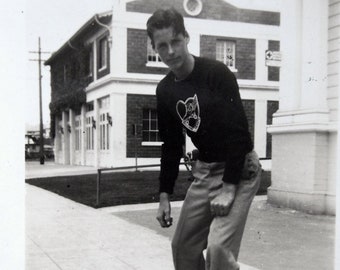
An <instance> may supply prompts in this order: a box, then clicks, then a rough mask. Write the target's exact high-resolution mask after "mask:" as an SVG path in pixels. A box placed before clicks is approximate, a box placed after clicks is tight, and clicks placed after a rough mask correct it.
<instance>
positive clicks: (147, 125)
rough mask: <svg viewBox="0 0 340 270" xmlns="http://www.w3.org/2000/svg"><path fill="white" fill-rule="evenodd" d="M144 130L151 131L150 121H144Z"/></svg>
mask: <svg viewBox="0 0 340 270" xmlns="http://www.w3.org/2000/svg"><path fill="white" fill-rule="evenodd" d="M142 129H143V130H149V120H143V128H142Z"/></svg>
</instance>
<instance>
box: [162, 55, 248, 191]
mask: <svg viewBox="0 0 340 270" xmlns="http://www.w3.org/2000/svg"><path fill="white" fill-rule="evenodd" d="M194 58H195V65H194V69H193V71H192V72H191V74H190V75H189V76H188V77H187V78H186V79H184V80H181V81H176V80H175V75H174V74H173V73H172V72H170V73H169V74H168V75H167V76H166V77H165V78H164V79H163V80H161V81H160V83H159V84H158V87H157V91H156V94H157V111H158V128H159V132H160V136H161V139H162V141H163V142H164V144H163V145H162V156H161V172H160V177H159V179H160V189H159V191H160V192H167V193H169V194H172V193H173V188H174V184H175V180H176V178H177V176H178V170H179V168H178V167H179V163H180V159H181V157H182V156H183V145H184V141H185V139H184V135H183V127H184V128H185V129H186V133H187V135H188V136H189V137H190V138H191V140H192V142H193V144H194V145H195V147H196V148H197V149H198V150H199V153H200V154H199V157H198V159H199V160H202V161H205V162H225V171H224V175H223V179H222V180H223V181H224V182H227V183H232V184H238V182H239V181H240V178H241V172H242V168H243V164H244V159H245V155H246V154H247V153H248V152H250V151H251V150H252V149H253V143H252V141H251V137H250V133H249V131H248V122H247V118H246V115H245V112H244V109H243V106H242V102H241V98H240V93H239V88H238V84H237V81H236V78H235V76H234V74H233V73H232V72H231V71H230V70H229V69H228V67H227V66H225V65H224V64H223V63H221V62H218V61H215V60H210V59H205V58H200V57H194Z"/></svg>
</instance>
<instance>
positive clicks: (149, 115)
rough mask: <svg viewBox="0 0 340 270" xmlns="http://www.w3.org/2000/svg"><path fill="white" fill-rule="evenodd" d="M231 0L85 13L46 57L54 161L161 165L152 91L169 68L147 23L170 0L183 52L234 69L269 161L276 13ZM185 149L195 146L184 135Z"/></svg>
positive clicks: (146, 2)
mask: <svg viewBox="0 0 340 270" xmlns="http://www.w3.org/2000/svg"><path fill="white" fill-rule="evenodd" d="M234 2H235V3H236V4H237V2H238V1H226V0H216V1H208V0H195V1H188V0H173V1H169V0H158V1H153V0H141V1H131V0H120V1H114V2H113V3H114V6H113V11H110V12H106V13H102V14H96V15H94V16H93V17H92V18H90V19H89V21H87V22H86V23H85V24H84V25H83V26H82V27H81V28H80V29H79V30H78V31H77V32H76V33H75V34H74V35H73V36H72V37H71V38H70V39H69V40H68V41H67V42H66V43H65V44H64V45H63V46H62V47H61V48H60V49H59V50H58V51H57V52H55V53H54V54H53V55H52V56H51V57H50V58H49V59H48V60H47V62H46V63H45V64H46V65H49V66H50V67H51V87H52V101H51V104H50V110H51V122H52V133H53V134H54V138H55V161H56V162H57V163H62V164H78V165H91V166H97V167H111V166H124V165H134V164H135V157H138V163H139V164H150V163H159V158H160V146H161V142H160V139H159V136H158V130H157V114H156V97H155V89H156V86H157V83H158V82H159V81H160V80H161V79H162V78H163V77H164V75H165V74H166V73H167V72H168V69H167V67H166V66H165V65H164V64H163V63H162V62H161V60H160V58H159V57H158V55H156V54H155V53H154V51H153V50H152V48H151V44H150V41H149V40H148V37H147V34H146V21H147V19H148V18H149V17H150V15H151V14H152V13H153V12H154V11H155V10H156V9H157V8H161V7H169V6H174V7H175V8H176V9H178V10H179V11H180V12H181V13H182V14H183V15H184V18H185V24H186V27H187V30H188V32H189V35H190V43H189V50H190V51H191V52H192V53H193V54H194V55H197V56H204V57H209V58H214V59H218V60H220V61H223V62H224V63H225V64H226V65H228V66H229V68H230V69H231V70H232V71H233V72H234V74H235V75H236V77H237V79H238V83H239V86H240V92H241V98H242V100H243V104H244V107H245V110H246V114H247V117H248V120H249V126H250V131H251V134H252V137H253V139H254V143H255V150H256V151H257V152H258V153H259V156H260V157H261V158H263V159H266V160H264V161H263V165H264V167H265V168H270V158H271V137H270V135H269V134H268V133H267V131H266V126H267V125H268V124H271V123H272V114H273V113H274V112H275V111H276V110H277V109H278V100H279V95H278V90H279V67H278V66H273V65H270V64H268V63H267V61H266V52H268V51H274V52H276V51H279V50H280V41H279V35H280V33H279V29H280V13H279V12H278V11H275V10H269V9H268V10H265V9H264V8H262V9H259V8H258V7H256V6H247V8H245V7H240V6H236V5H235V4H234ZM231 3H233V4H231ZM267 58H268V57H267ZM186 148H187V150H190V149H192V148H193V146H192V144H191V142H190V140H187V145H186Z"/></svg>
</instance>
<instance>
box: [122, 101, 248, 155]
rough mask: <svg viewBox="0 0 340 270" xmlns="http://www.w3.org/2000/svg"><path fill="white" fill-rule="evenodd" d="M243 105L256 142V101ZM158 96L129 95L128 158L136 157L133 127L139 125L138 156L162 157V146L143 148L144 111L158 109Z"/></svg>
mask: <svg viewBox="0 0 340 270" xmlns="http://www.w3.org/2000/svg"><path fill="white" fill-rule="evenodd" d="M242 104H243V107H244V110H245V113H246V116H247V120H248V125H249V131H250V134H251V138H252V140H253V141H254V127H255V115H254V113H255V102H254V100H242ZM156 105H157V101H156V96H150V95H133V94H128V95H127V119H126V125H127V127H126V130H127V134H126V138H127V149H126V153H127V157H130V158H131V157H134V156H135V137H134V135H133V125H134V124H136V125H137V140H136V141H137V144H136V145H137V156H138V157H143V158H151V157H153V158H154V157H160V155H161V147H160V146H142V145H141V144H142V115H143V109H146V108H148V109H156Z"/></svg>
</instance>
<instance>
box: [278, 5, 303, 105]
mask: <svg viewBox="0 0 340 270" xmlns="http://www.w3.org/2000/svg"><path fill="white" fill-rule="evenodd" d="M301 12H302V1H301V0H285V1H284V3H283V8H282V12H281V42H280V48H281V51H282V67H281V70H280V111H291V110H295V109H296V108H297V107H298V104H299V103H300V95H299V93H300V86H301V53H302V48H301V45H302V42H301V38H302V27H301V16H302V13H301Z"/></svg>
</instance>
